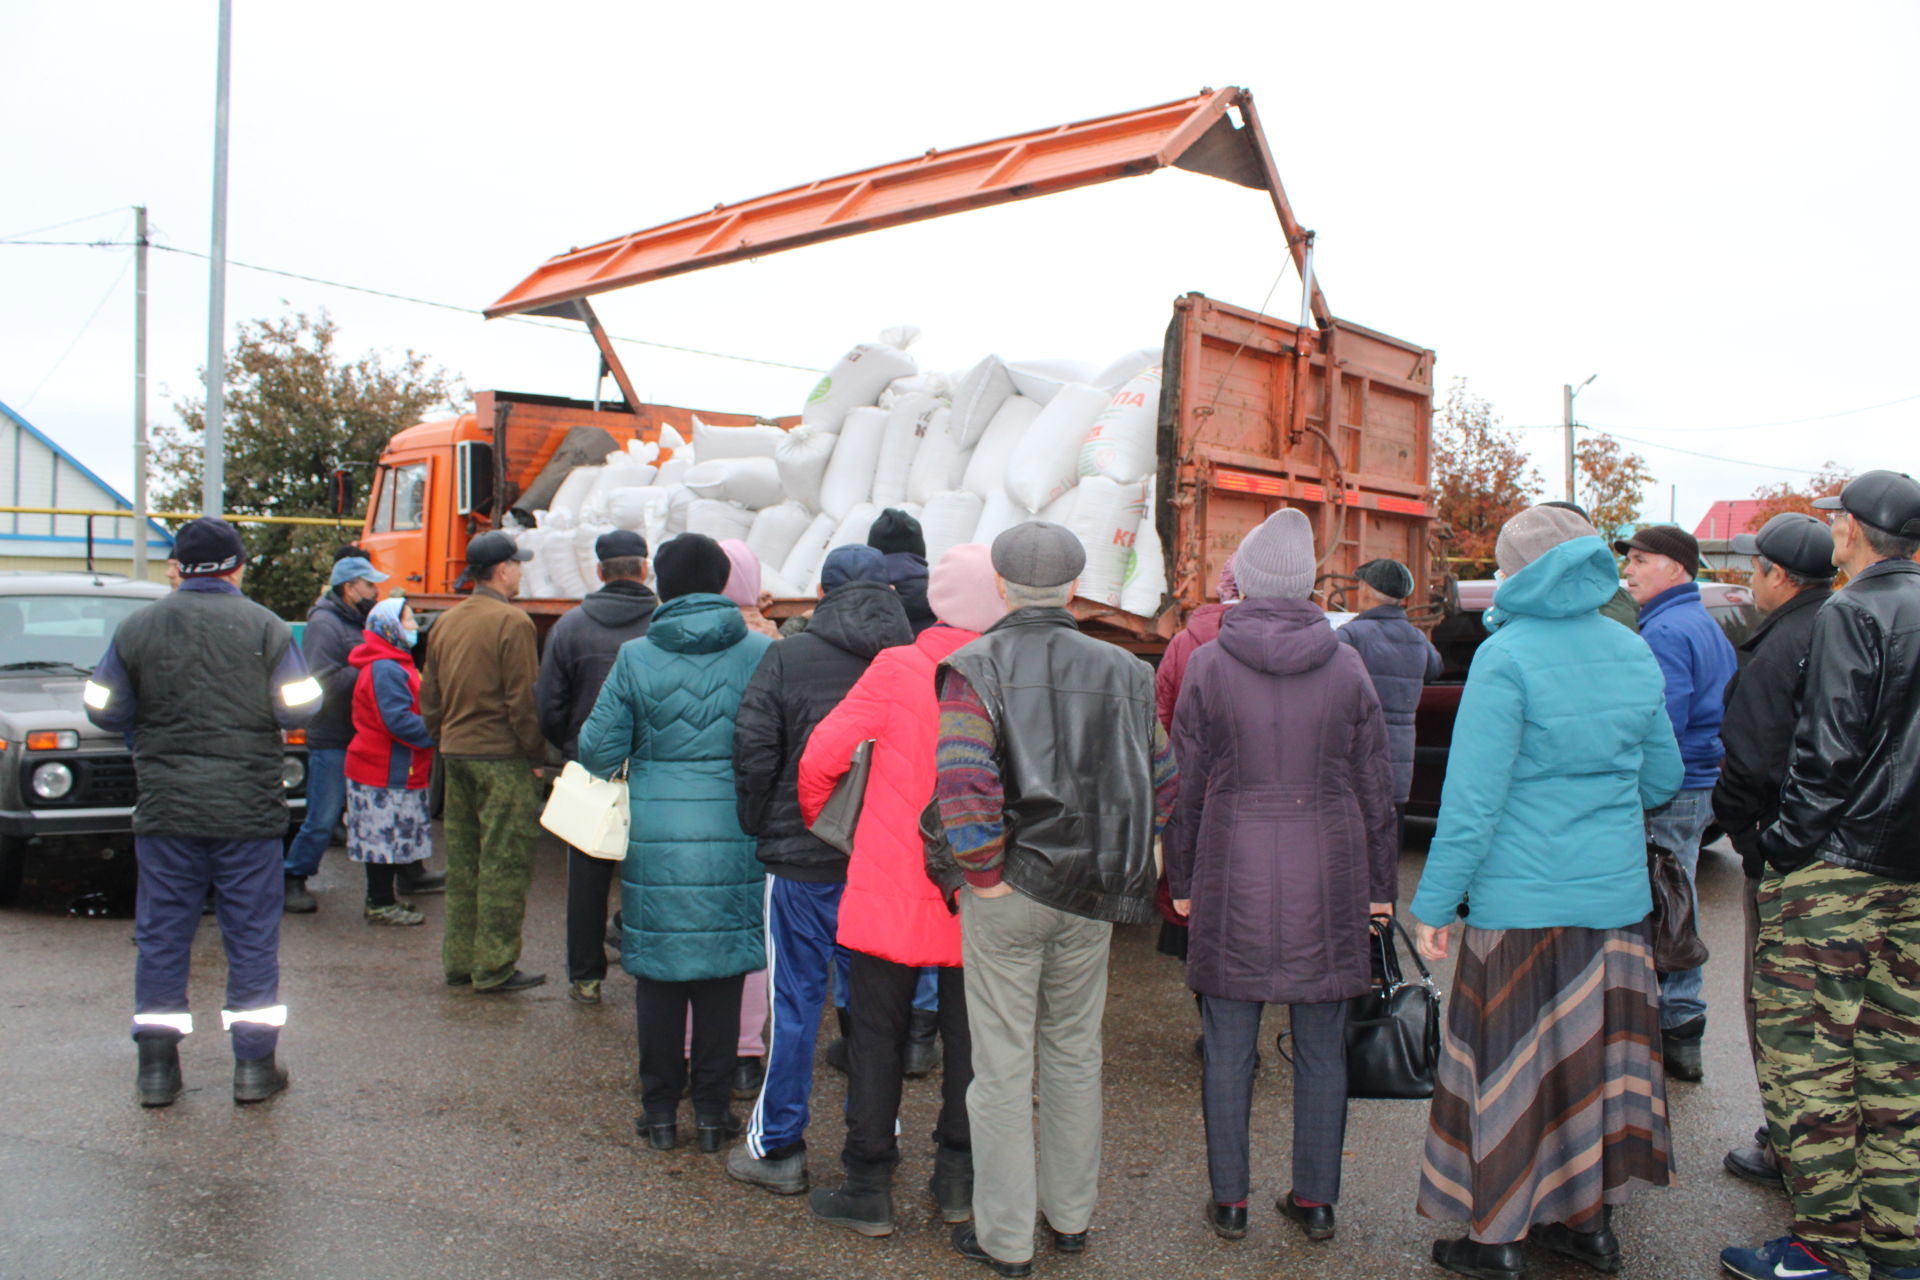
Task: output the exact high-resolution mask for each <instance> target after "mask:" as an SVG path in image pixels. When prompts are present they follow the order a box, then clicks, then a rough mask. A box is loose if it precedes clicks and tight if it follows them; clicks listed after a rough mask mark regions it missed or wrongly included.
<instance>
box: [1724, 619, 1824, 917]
mask: <svg viewBox="0 0 1920 1280" xmlns="http://www.w3.org/2000/svg"><path fill="white" fill-rule="evenodd" d="M1832 595H1833V592H1831V591H1829V590H1828V589H1827V588H1826V587H1808V588H1807V589H1805V590H1803V591H1801V592H1800V593H1799V594H1798V595H1796V596H1794V597H1793V598H1792V599H1791V600H1788V601H1787V602H1786V603H1785V604H1782V605H1781V606H1780V607H1779V608H1778V609H1775V610H1774V611H1773V612H1772V613H1769V614H1768V615H1767V617H1766V620H1765V621H1764V622H1762V623H1761V624H1760V625H1759V626H1758V627H1756V628H1754V631H1753V634H1752V635H1750V636H1748V637H1747V638H1746V640H1744V641H1743V642H1742V643H1741V644H1740V647H1739V649H1738V650H1737V653H1738V655H1739V658H1740V670H1739V671H1738V672H1737V673H1736V674H1735V675H1734V677H1733V679H1731V680H1729V681H1727V695H1726V697H1727V715H1726V719H1724V720H1723V721H1721V723H1720V742H1721V744H1722V745H1723V746H1725V747H1726V749H1727V754H1726V758H1725V759H1723V760H1721V762H1720V781H1719V782H1717V783H1715V784H1714V788H1713V816H1714V820H1715V821H1717V822H1718V823H1719V824H1720V825H1721V827H1722V828H1724V829H1725V830H1726V832H1727V834H1728V836H1730V837H1731V838H1732V840H1733V847H1734V848H1735V849H1737V850H1739V852H1740V859H1741V862H1742V863H1743V864H1744V866H1745V868H1746V872H1747V875H1748V877H1749V878H1751V879H1756V880H1757V879H1759V878H1760V875H1761V872H1762V870H1763V867H1762V866H1761V859H1760V850H1759V847H1758V844H1757V841H1756V837H1758V835H1759V834H1760V831H1761V829H1762V828H1764V827H1766V826H1767V824H1769V823H1770V822H1772V821H1773V820H1774V818H1775V817H1777V816H1779V813H1780V787H1781V784H1782V783H1784V782H1785V781H1786V780H1787V760H1788V758H1789V757H1790V756H1791V755H1792V754H1793V726H1794V725H1795V724H1796V723H1798V722H1799V719H1800V695H1801V691H1802V689H1803V688H1804V686H1805V684H1806V671H1807V650H1808V649H1809V648H1810V647H1811V646H1812V644H1813V624H1814V620H1815V619H1816V618H1818V617H1819V615H1820V606H1821V605H1823V604H1825V603H1826V602H1827V600H1828V598H1829V597H1831V596H1832Z"/></svg>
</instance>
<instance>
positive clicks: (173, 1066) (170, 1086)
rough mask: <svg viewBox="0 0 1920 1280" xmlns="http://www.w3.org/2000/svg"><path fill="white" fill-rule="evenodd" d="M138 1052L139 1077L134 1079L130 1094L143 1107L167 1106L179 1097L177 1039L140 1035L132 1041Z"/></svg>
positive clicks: (167, 1036) (174, 1037) (178, 1039)
mask: <svg viewBox="0 0 1920 1280" xmlns="http://www.w3.org/2000/svg"><path fill="white" fill-rule="evenodd" d="M134 1043H135V1045H136V1046H138V1048H139V1050H140V1074H139V1075H138V1076H136V1077H135V1078H134V1086H133V1087H134V1091H135V1093H137V1094H138V1096H139V1098H140V1105H141V1106H143V1107H170V1106H172V1105H173V1100H174V1099H175V1098H178V1097H179V1096H180V1089H181V1084H180V1037H178V1036H172V1035H144V1036H141V1037H140V1038H139V1039H138V1040H136V1041H135V1042H134Z"/></svg>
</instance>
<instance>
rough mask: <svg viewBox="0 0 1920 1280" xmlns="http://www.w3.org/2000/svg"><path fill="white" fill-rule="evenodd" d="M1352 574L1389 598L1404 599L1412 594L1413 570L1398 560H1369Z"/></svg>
mask: <svg viewBox="0 0 1920 1280" xmlns="http://www.w3.org/2000/svg"><path fill="white" fill-rule="evenodd" d="M1353 576H1354V577H1356V578H1358V579H1360V581H1362V582H1364V583H1366V584H1367V585H1368V586H1370V587H1372V588H1373V589H1374V590H1375V591H1378V592H1379V593H1380V594H1381V595H1383V596H1385V597H1386V598H1387V599H1389V600H1405V599H1406V598H1407V597H1408V596H1410V595H1412V594H1413V570H1411V569H1409V568H1407V566H1405V565H1403V564H1401V563H1400V562H1399V561H1398V560H1369V561H1367V562H1366V563H1365V564H1363V565H1361V566H1360V567H1359V568H1358V569H1355V570H1354V571H1353Z"/></svg>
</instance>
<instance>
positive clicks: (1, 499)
mask: <svg viewBox="0 0 1920 1280" xmlns="http://www.w3.org/2000/svg"><path fill="white" fill-rule="evenodd" d="M0 506H9V507H65V508H69V509H78V510H90V511H131V510H132V509H133V503H132V502H131V501H130V500H128V499H127V498H124V497H122V496H121V495H120V493H119V492H118V491H116V490H115V489H114V488H113V486H111V485H109V484H108V483H107V482H106V481H104V480H102V479H101V478H100V477H99V476H97V475H95V474H94V473H93V472H92V471H90V470H88V469H87V467H86V466H85V465H84V464H83V463H81V461H80V460H79V459H78V458H75V457H74V456H73V455H72V454H71V453H68V452H67V451H66V450H65V449H63V448H61V447H60V446H59V445H58V444H56V443H54V441H53V439H52V438H51V437H49V436H48V435H46V434H45V433H44V432H42V431H40V430H39V429H38V428H37V427H35V426H34V425H33V424H32V423H30V422H28V421H27V420H26V419H25V418H23V417H21V416H20V415H19V414H18V413H15V412H14V411H13V410H12V409H10V408H9V407H7V405H6V404H4V403H0ZM137 525H138V521H136V520H135V519H134V518H133V517H132V516H95V517H92V518H89V517H86V516H64V515H63V516H52V515H23V514H20V513H18V512H10V511H9V512H0V570H8V569H26V570H46V569H80V570H84V569H86V568H87V567H88V561H87V556H88V552H89V550H91V552H92V556H93V562H92V567H93V568H95V569H98V570H101V571H104V572H109V573H131V572H132V571H133V536H134V532H133V531H134V529H135V528H136V527H137ZM89 533H91V541H89ZM172 552H173V538H172V537H171V536H170V535H169V534H168V532H167V530H166V527H165V526H164V525H161V524H159V523H157V522H155V521H152V520H149V521H148V522H147V556H148V560H147V566H148V567H147V576H148V577H149V578H152V579H153V580H154V581H156V582H159V581H164V580H165V578H166V560H167V557H168V556H169V555H171V554H172Z"/></svg>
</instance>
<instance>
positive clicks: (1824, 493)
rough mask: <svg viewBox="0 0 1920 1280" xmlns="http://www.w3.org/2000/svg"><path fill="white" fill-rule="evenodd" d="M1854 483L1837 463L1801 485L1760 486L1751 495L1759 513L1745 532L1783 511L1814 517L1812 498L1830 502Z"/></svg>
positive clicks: (1849, 474)
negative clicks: (1756, 501) (1758, 501)
mask: <svg viewBox="0 0 1920 1280" xmlns="http://www.w3.org/2000/svg"><path fill="white" fill-rule="evenodd" d="M1852 479H1853V472H1851V471H1848V470H1846V469H1845V468H1844V467H1841V466H1840V465H1839V464H1838V463H1834V462H1828V463H1827V464H1826V465H1825V466H1823V467H1821V468H1820V470H1819V471H1818V472H1817V473H1816V474H1815V475H1814V476H1813V478H1812V479H1810V480H1807V481H1805V482H1803V483H1800V484H1789V483H1787V482H1786V481H1784V480H1782V481H1781V482H1780V483H1779V484H1768V485H1762V486H1760V487H1759V488H1758V489H1755V490H1754V491H1753V496H1754V497H1756V498H1758V499H1760V510H1759V511H1758V512H1756V513H1755V514H1754V517H1753V521H1752V523H1750V524H1749V525H1748V526H1747V528H1748V529H1758V528H1759V527H1760V526H1761V525H1763V524H1765V523H1766V522H1767V521H1769V520H1771V519H1773V518H1774V517H1775V516H1777V515H1779V514H1780V513H1781V512H1783V511H1804V512H1806V513H1807V514H1808V515H1812V514H1813V500H1814V499H1815V498H1831V497H1834V496H1836V495H1838V494H1839V492H1840V491H1841V490H1842V489H1844V488H1846V487H1847V482H1848V481H1850V480H1852Z"/></svg>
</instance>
